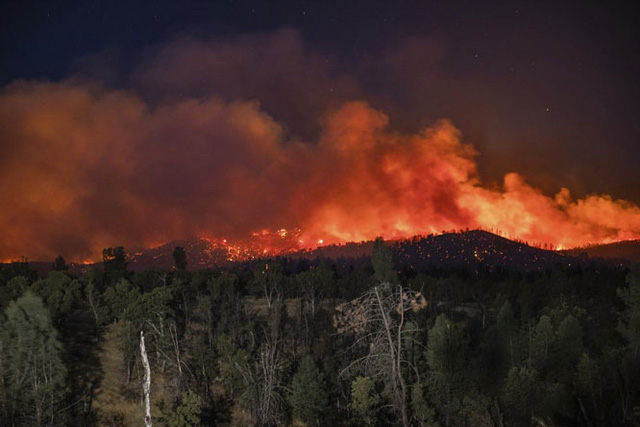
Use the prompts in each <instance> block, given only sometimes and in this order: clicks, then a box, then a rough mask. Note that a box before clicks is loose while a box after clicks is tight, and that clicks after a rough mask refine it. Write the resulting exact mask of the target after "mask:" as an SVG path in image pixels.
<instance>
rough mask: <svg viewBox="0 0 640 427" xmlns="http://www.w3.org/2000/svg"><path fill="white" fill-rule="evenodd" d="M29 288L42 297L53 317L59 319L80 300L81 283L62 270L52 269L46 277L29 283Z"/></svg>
mask: <svg viewBox="0 0 640 427" xmlns="http://www.w3.org/2000/svg"><path fill="white" fill-rule="evenodd" d="M31 290H32V291H33V292H34V293H35V294H37V295H38V296H39V297H40V298H42V299H43V301H44V303H45V305H46V306H47V308H48V309H49V310H50V311H51V314H52V315H53V318H54V319H56V321H60V320H61V319H62V318H63V317H64V316H65V315H66V314H67V313H68V312H69V311H70V310H71V309H72V308H74V306H75V305H76V304H78V302H79V301H80V300H81V285H80V282H78V280H76V279H71V278H70V277H69V276H68V275H67V274H66V273H64V272H62V271H52V272H50V273H49V275H48V276H47V278H46V279H40V280H38V281H36V282H34V283H33V284H32V285H31Z"/></svg>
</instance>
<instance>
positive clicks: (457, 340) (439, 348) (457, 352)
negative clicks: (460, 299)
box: [426, 314, 467, 424]
mask: <svg viewBox="0 0 640 427" xmlns="http://www.w3.org/2000/svg"><path fill="white" fill-rule="evenodd" d="M466 346H467V343H466V337H465V335H464V331H463V329H462V328H461V327H460V326H459V325H457V324H455V323H454V322H452V321H451V320H449V319H448V318H447V316H446V315H444V314H441V315H440V316H438V317H437V318H436V322H435V324H434V325H433V327H432V328H431V329H430V330H429V339H428V341H427V350H426V358H427V364H428V365H429V368H430V375H431V378H432V380H433V382H434V384H435V389H434V390H433V392H434V393H433V395H434V396H435V399H434V403H436V404H437V406H438V408H439V409H441V411H442V413H444V416H445V420H446V423H447V424H449V420H450V418H451V416H452V414H453V411H454V406H455V404H456V402H455V401H454V400H455V399H454V398H455V396H454V394H455V393H454V390H455V389H460V387H459V386H460V379H461V377H462V374H463V371H462V369H463V366H464V364H465V349H466Z"/></svg>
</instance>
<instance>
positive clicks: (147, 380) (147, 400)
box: [140, 331, 151, 427]
mask: <svg viewBox="0 0 640 427" xmlns="http://www.w3.org/2000/svg"><path fill="white" fill-rule="evenodd" d="M140 357H141V359H142V366H143V367H144V379H143V381H142V393H143V395H144V425H145V427H151V368H150V367H149V359H148V358H147V349H146V348H145V346H144V332H143V331H140Z"/></svg>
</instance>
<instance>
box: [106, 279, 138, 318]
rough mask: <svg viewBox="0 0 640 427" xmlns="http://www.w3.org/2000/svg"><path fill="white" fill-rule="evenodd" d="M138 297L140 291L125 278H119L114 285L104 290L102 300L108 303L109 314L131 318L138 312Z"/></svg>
mask: <svg viewBox="0 0 640 427" xmlns="http://www.w3.org/2000/svg"><path fill="white" fill-rule="evenodd" d="M139 299H140V292H139V291H138V289H137V288H135V287H134V286H133V285H132V284H131V282H129V281H128V280H126V279H120V281H118V283H116V285H115V286H112V287H109V288H107V290H106V291H105V292H104V300H105V302H106V303H107V304H108V305H109V308H110V310H111V314H112V315H113V316H114V317H115V318H117V319H131V318H133V317H134V316H135V315H136V314H137V313H138V312H139V311H138V310H137V305H138V303H139Z"/></svg>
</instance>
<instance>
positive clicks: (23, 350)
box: [0, 291, 66, 426]
mask: <svg viewBox="0 0 640 427" xmlns="http://www.w3.org/2000/svg"><path fill="white" fill-rule="evenodd" d="M61 352H62V344H61V343H60V341H58V338H57V331H56V330H55V328H54V327H53V323H52V321H51V315H50V314H49V311H48V310H47V309H46V308H45V307H44V304H43V303H42V300H41V299H40V298H39V297H37V296H36V295H34V294H32V293H31V292H29V291H27V292H26V293H25V294H24V296H22V297H20V298H19V299H18V300H17V301H14V302H12V303H11V304H10V305H9V307H7V309H6V310H5V313H4V319H3V322H2V327H1V328H0V364H1V365H0V366H1V367H2V371H1V372H2V376H3V378H2V380H3V381H2V386H3V390H2V394H3V395H4V396H3V400H4V406H5V408H4V409H5V411H4V414H5V417H6V418H7V419H5V425H35V426H42V425H58V424H61V420H60V415H59V412H60V409H61V403H62V402H63V400H64V397H65V393H66V390H65V376H66V369H65V367H64V365H63V364H62V361H61V358H60V354H61Z"/></svg>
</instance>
